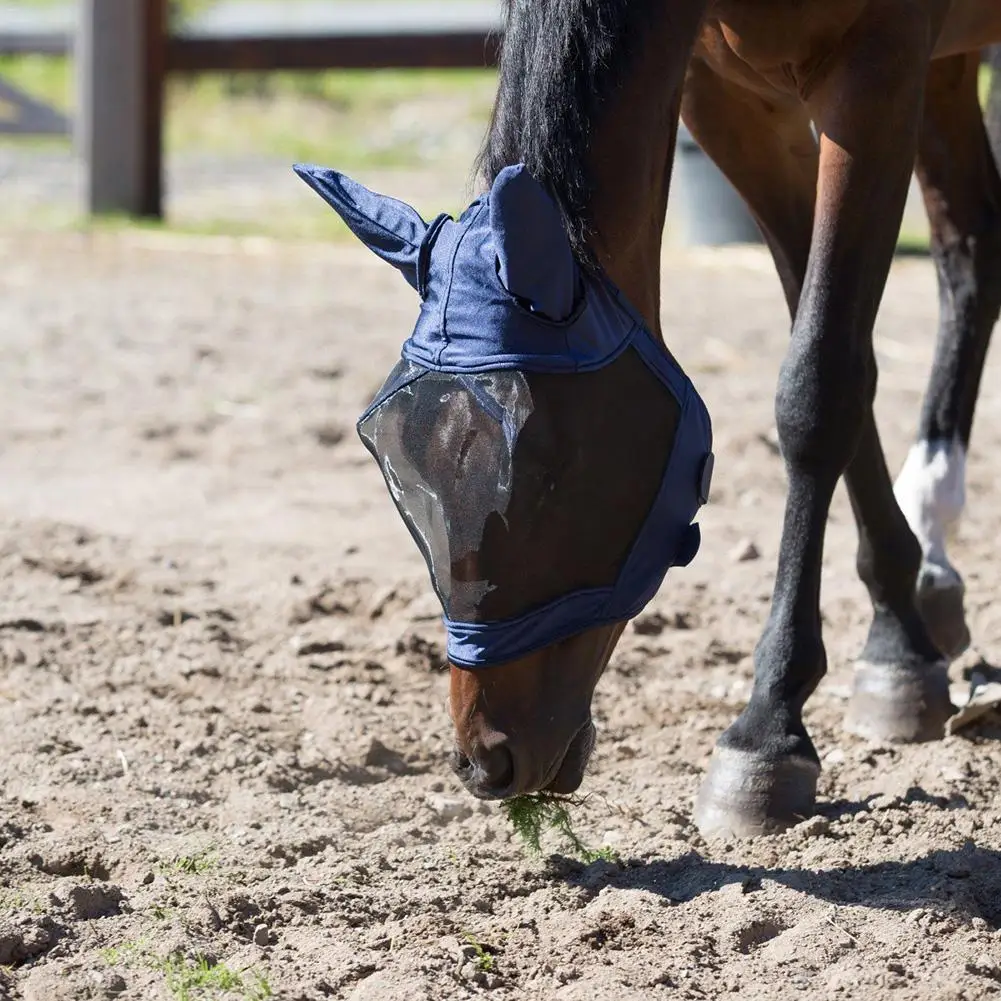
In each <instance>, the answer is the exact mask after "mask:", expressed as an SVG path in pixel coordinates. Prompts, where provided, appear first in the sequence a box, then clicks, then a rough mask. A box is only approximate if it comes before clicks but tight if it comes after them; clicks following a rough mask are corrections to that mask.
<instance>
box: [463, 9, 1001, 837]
mask: <svg viewBox="0 0 1001 1001" xmlns="http://www.w3.org/2000/svg"><path fill="white" fill-rule="evenodd" d="M998 41H1001V4H999V3H998V2H997V0H952V2H950V0H715V2H713V0H671V2H668V0H546V2H543V0H521V2H514V0H512V3H511V5H510V12H509V23H508V28H507V34H506V39H505V44H504V51H503V56H502V67H501V83H500V90H499V93H498V99H497V104H496V107H495V113H494V120H493V123H492V126H491V131H490V135H489V137H488V139H487V143H486V146H485V149H484V154H483V167H484V173H485V175H486V180H487V181H488V182H490V181H492V180H493V178H494V177H495V176H496V175H497V173H498V172H499V171H500V170H501V168H502V167H504V166H505V165H507V164H510V163H515V162H524V163H525V164H526V165H527V167H528V169H529V170H530V171H531V172H532V174H533V175H534V176H535V177H536V178H537V179H538V180H539V181H540V182H541V183H542V184H544V185H545V186H546V187H547V189H548V190H549V191H550V192H551V194H552V195H553V196H554V197H555V199H556V200H557V202H558V204H559V205H560V207H561V209H562V211H563V214H564V218H565V222H566V227H567V231H568V234H569V235H570V238H571V242H572V245H573V247H574V250H575V251H576V253H577V255H578V257H579V259H581V260H582V261H586V262H587V261H589V262H590V263H591V266H593V267H595V268H597V269H603V270H604V271H605V272H606V273H607V274H608V275H609V276H610V277H611V278H612V280H613V281H614V282H615V283H616V284H617V285H618V286H619V287H620V288H621V289H623V290H624V292H625V293H626V294H627V295H628V297H629V298H630V300H631V301H632V303H633V304H634V306H635V307H636V308H637V310H638V311H639V312H640V313H641V314H642V316H643V317H644V318H645V320H646V322H647V324H648V325H649V327H650V329H651V330H653V331H654V332H655V333H656V334H657V335H660V333H661V332H660V322H659V304H660V285H659V253H660V247H661V235H662V229H663V222H664V215H665V211H666V205H667V194H668V188H669V184H670V173H671V170H670V165H671V162H672V158H673V151H674V144H675V136H676V129H677V123H678V118H679V114H680V115H681V116H682V117H683V118H684V121H685V123H686V125H687V126H688V128H689V129H690V130H691V132H692V133H693V135H694V136H695V137H696V139H697V140H698V141H699V143H700V144H701V146H702V147H703V149H704V150H706V152H707V153H708V154H709V155H710V156H711V157H712V159H713V160H714V161H715V162H716V163H717V164H718V165H719V167H720V168H721V169H722V170H723V171H724V173H725V174H726V175H727V176H728V177H729V178H730V180H731V181H732V182H733V183H734V185H735V186H736V187H737V189H738V190H739V191H740V192H741V194H742V195H743V197H744V198H745V200H746V201H747V203H748V205H749V206H750V208H751V210H752V211H753V213H754V215H755V217H756V219H757V221H758V223H759V225H760V227H761V229H762V231H763V233H764V234H765V237H766V240H767V242H768V244H769V247H770V249H771V251H772V253H773V256H774V258H775V262H776V266H777V268H778V272H779V275H780V278H781V281H782V284H783V288H784V291H785V295H786V299H787V302H788V305H789V310H790V315H791V318H792V332H791V342H790V348H789V353H788V355H787V358H786V360H785V362H784V364H783V366H782V370H781V373H780V378H779V389H778V395H777V401H776V420H777V426H778V432H779V438H780V442H781V447H782V454H783V457H784V460H785V463H786V468H787V473H788V481H789V492H788V498H787V505H786V514H785V522H784V528H783V535H782V542H781V549H780V555H779V562H778V571H777V574H776V584H775V590H774V594H773V599H772V607H771V612H770V615H769V618H768V621H767V623H766V625H765V628H764V631H763V634H762V637H761V640H760V642H759V644H758V646H757V649H756V651H755V681H754V687H753V692H752V695H751V698H750V701H749V704H748V706H747V707H746V708H745V710H744V711H743V712H742V713H741V715H740V717H739V718H738V719H737V720H736V721H735V722H734V724H733V725H732V726H731V727H730V728H729V729H728V730H727V731H726V732H725V733H724V734H723V735H722V736H721V737H720V740H719V742H718V746H717V750H716V752H715V753H714V757H713V761H712V763H711V766H710V769H709V774H708V776H707V778H706V781H705V783H704V786H703V789H702V791H701V793H700V797H699V802H698V805H697V810H696V818H697V821H698V822H699V824H700V826H701V827H702V828H703V830H704V831H706V832H731V833H735V834H749V833H754V832H756V831H759V830H762V829H764V828H767V827H770V826H781V825H785V824H788V823H791V822H793V821H794V819H795V818H797V817H801V816H803V815H806V814H809V812H810V811H811V810H812V808H813V803H814V796H815V788H816V780H817V775H818V772H819V762H818V757H817V753H816V751H815V749H814V747H813V744H812V742H811V740H810V738H809V736H808V734H807V732H806V729H805V727H804V725H803V722H802V716H801V713H802V709H803V706H804V704H805V702H806V700H807V699H808V698H809V696H810V695H811V693H812V692H813V691H814V689H815V688H816V686H817V684H818V683H819V681H820V679H821V677H822V676H823V674H824V672H825V670H826V660H825V653H824V646H823V642H822V639H821V629H820V613H819V592H820V573H821V558H822V551H823V540H824V527H825V523H826V520H827V514H828V509H829V505H830V502H831V498H832V495H833V491H834V488H835V485H836V484H837V481H838V479H839V478H840V477H841V476H842V475H843V476H844V477H845V480H846V484H847V487H848V491H849V495H850V498H851V503H852V507H853V510H854V512H855V516H856V520H857V523H858V528H859V538H860V543H859V554H858V568H859V573H860V576H861V577H862V580H863V581H864V582H865V584H866V585H867V587H868V589H869V593H870V595H871V598H872V603H873V622H872V627H871V630H870V633H869V638H868V640H867V643H866V646H865V649H864V651H863V653H862V656H861V660H860V664H859V668H858V672H857V677H856V686H855V691H854V693H853V696H852V700H851V703H850V709H849V720H848V723H849V727H850V728H851V729H852V730H854V731H855V732H859V733H862V734H865V735H869V736H873V737H877V738H880V739H890V740H901V741H908V740H924V739H930V738H934V737H937V736H939V735H941V734H942V732H943V728H944V724H945V721H946V719H947V717H948V716H949V714H950V713H951V711H952V707H951V704H950V702H949V697H948V686H947V678H946V658H947V656H948V655H952V654H955V653H956V652H957V651H958V650H959V649H961V648H962V647H963V646H964V645H965V643H966V642H967V641H968V633H967V631H966V626H965V623H964V620H963V608H962V582H961V580H960V578H959V575H958V574H957V573H956V572H955V570H954V569H953V568H952V567H951V566H950V565H949V563H948V560H947V559H946V556H945V550H944V541H943V540H944V535H943V533H944V529H945V528H946V527H947V523H948V522H949V521H950V520H951V519H953V518H954V517H956V516H958V513H959V509H960V508H961V505H962V477H963V462H964V458H965V452H966V448H967V445H968V441H969V436H970V428H971V424H972V419H973V410H974V404H975V400H976V395H977V389H978V385H979V379H980V372H981V368H982V364H983V360H984V356H985V353H986V349H987V344H988V340H989V337H990V333H991V329H992V327H993V325H994V322H995V320H996V318H997V315H998V310H999V306H1001V182H999V179H998V171H997V166H996V164H995V162H994V160H993V158H992V156H991V154H990V149H989V144H988V139H987V137H986V134H985V131H984V126H983V120H982V117H981V113H980V109H979V106H978V103H977V67H978V63H979V50H980V48H981V47H982V46H985V45H988V44H990V43H994V42H998ZM812 126H815V127H816V133H814V131H813V128H812ZM815 136H819V139H818V138H816V137H815ZM995 142H996V143H999V137H995ZM915 162H916V164H917V171H918V176H919V178H920V180H921V184H922V188H923V192H924V196H925V200H926V204H927V207H928V212H929V218H930V221H931V232H932V254H933V257H934V260H935V262H936V266H937V269H938V276H939V283H940V288H941V316H940V330H939V342H938V350H937V355H936V362H935V369H934V373H933V376H932V379H931V382H930V385H929V391H928V394H927V399H926V403H925V407H924V411H923V415H922V419H921V425H920V432H919V441H918V443H917V445H915V448H914V450H913V451H912V453H911V456H910V458H909V459H908V462H907V464H906V466H905V469H904V472H903V474H902V476H901V478H900V480H899V482H898V485H897V496H898V497H899V499H900V504H899V505H898V502H897V500H896V499H895V495H894V488H893V485H892V482H891V478H890V475H889V473H888V471H887V468H886V464H885V460H884V457H883V453H882V449H881V446H880V442H879V437H878V433H877V430H876V426H875V423H874V420H873V416H872V401H873V397H874V394H875V388H876V365H875V358H874V354H873V348H872V329H873V323H874V320H875V316H876V311H877V307H878V305H879V301H880V297H881V295H882V292H883V287H884V283H885V280H886V276H887V272H888V269H889V266H890V262H891V258H892V255H893V250H894V246H895V241H896V238H897V234H898V232H899V226H900V220H901V217H902V213H903V206H904V201H905V197H906V192H907V187H908V183H909V178H910V176H911V172H912V169H913V168H914V166H915ZM666 294H667V295H670V290H669V289H668V290H666ZM622 433H623V436H624V438H625V435H626V434H627V433H628V429H623V430H622ZM629 487H630V484H629V483H628V482H624V483H623V484H622V489H623V490H628V489H629ZM901 508H903V510H902V509H901ZM566 516H567V517H573V515H572V513H567V515H566ZM908 521H909V522H910V526H911V527H909V526H908ZM912 528H913V529H914V532H912V530H911V529H912ZM915 533H916V534H917V540H916V539H915ZM582 548H586V544H585V546H583V547H582ZM557 557H558V558H557ZM483 558H484V560H487V561H489V554H483ZM581 558H582V557H581V556H579V554H578V553H575V552H571V551H561V552H560V553H558V554H556V556H553V557H551V568H550V570H549V572H550V573H551V574H553V575H557V576H559V575H562V576H563V577H565V578H566V579H567V580H570V579H572V578H574V576H575V573H576V572H577V566H576V564H577V562H578V561H579V560H580V559H581ZM524 559H525V560H526V562H531V561H532V559H533V554H531V553H526V554H524ZM622 626H623V624H622V623H619V624H617V625H614V626H600V627H597V628H595V629H592V630H589V631H588V632H586V633H583V634H581V635H580V636H578V637H575V638H573V639H571V640H569V641H565V642H563V643H560V644H555V645H553V646H552V647H550V648H548V649H547V650H545V651H541V652H540V653H538V654H533V655H530V656H529V657H526V658H522V659H520V660H519V661H517V662H514V663H511V664H507V665H502V666H500V667H496V668H491V669H489V670H487V671H483V672H469V671H464V670H460V669H458V668H454V667H453V672H452V715H453V719H454V721H455V724H456V732H457V739H458V745H459V749H460V750H459V757H458V763H457V764H458V767H459V770H460V774H462V775H463V777H464V779H465V780H466V781H467V782H468V784H469V786H470V788H471V789H473V790H474V791H475V792H477V793H478V794H481V795H492V796H503V795H511V794H513V793H518V792H527V791H531V790H533V789H538V788H550V789H557V790H566V789H570V788H573V787H575V785H576V784H577V783H578V782H579V781H580V776H581V774H582V772H583V767H584V764H585V762H586V758H587V751H588V750H589V746H590V745H589V740H590V730H589V729H588V731H587V734H586V735H585V729H586V728H587V727H588V722H589V703H590V698H591V694H592V692H593V689H594V685H595V683H596V681H597V679H598V677H599V676H600V673H601V671H602V670H603V668H604V665H605V663H606V662H607V659H608V657H609V655H610V653H611V651H612V649H613V647H614V645H615V642H616V640H617V638H618V636H619V635H620V633H621V629H622ZM582 735H584V736H582ZM554 776H555V778H554Z"/></svg>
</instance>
